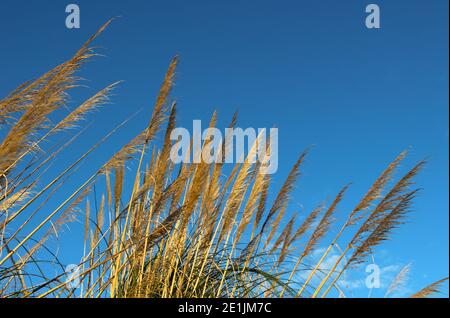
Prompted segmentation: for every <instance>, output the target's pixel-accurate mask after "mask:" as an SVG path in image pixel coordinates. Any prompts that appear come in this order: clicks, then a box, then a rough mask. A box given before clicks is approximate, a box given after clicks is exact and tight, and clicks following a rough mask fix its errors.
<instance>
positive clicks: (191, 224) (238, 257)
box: [0, 21, 445, 297]
mask: <svg viewBox="0 0 450 318" xmlns="http://www.w3.org/2000/svg"><path fill="white" fill-rule="evenodd" d="M109 23H110V21H109V22H107V23H106V24H105V25H103V26H102V27H101V28H100V30H99V31H98V32H97V33H95V34H94V35H93V36H92V37H91V38H90V39H89V40H88V41H87V42H86V43H85V44H84V45H83V46H82V48H81V49H80V50H79V51H78V52H77V53H76V54H75V55H74V57H73V58H71V59H70V60H68V61H67V62H65V63H63V64H61V65H59V66H57V67H55V68H54V69H52V70H51V71H49V72H48V73H46V74H44V75H43V76H42V77H40V78H38V79H37V80H35V81H32V82H27V83H25V84H23V85H21V86H19V87H18V88H17V89H16V90H14V91H13V92H12V93H11V94H10V95H9V96H7V97H6V98H4V99H3V100H1V101H0V129H3V130H4V129H6V131H7V133H6V135H5V137H4V138H3V140H2V141H1V143H0V226H1V228H0V230H1V241H0V249H1V254H0V295H1V296H2V297H74V296H77V297H325V296H328V295H329V292H330V291H331V290H333V289H336V290H337V291H338V292H339V294H342V292H343V291H342V290H341V289H340V288H339V284H338V282H339V279H340V277H341V276H342V274H343V273H344V272H345V271H347V270H349V269H350V268H352V267H353V266H355V265H357V264H360V263H363V262H365V261H366V259H367V256H369V255H370V254H371V253H372V251H373V249H374V248H375V247H376V246H377V245H379V244H380V243H382V242H383V241H384V240H386V239H388V238H389V235H390V234H391V232H392V230H393V229H394V228H395V227H397V226H398V225H400V224H401V223H402V222H403V219H404V217H405V215H406V214H407V212H408V211H409V210H410V207H411V203H412V200H413V199H414V197H415V196H416V194H417V189H414V188H412V186H413V179H414V177H415V176H416V174H417V173H418V172H419V171H420V169H421V168H422V166H423V165H424V164H425V163H424V162H423V161H421V162H419V163H418V164H417V165H415V166H414V167H413V168H412V169H411V170H409V171H408V172H407V173H406V174H405V175H404V176H403V177H402V178H400V179H399V180H398V181H397V182H396V183H394V185H393V186H392V187H390V188H389V187H388V186H389V184H390V181H391V180H392V178H393V174H394V171H395V170H397V168H398V166H399V164H400V163H401V162H402V160H403V159H404V158H405V156H406V153H401V154H400V155H399V156H398V157H397V158H396V159H395V160H394V161H393V162H392V163H391V164H390V165H388V167H387V168H386V170H385V171H383V172H382V174H381V175H380V177H379V178H378V179H376V180H375V182H374V184H373V185H372V186H371V187H370V189H369V190H368V192H367V193H366V195H365V196H364V197H363V198H362V199H361V200H360V202H358V203H356V206H355V208H354V209H353V210H352V211H350V212H349V214H348V217H347V219H346V221H345V222H344V223H343V224H342V225H340V230H339V232H338V234H337V235H336V236H335V237H334V238H332V239H331V240H330V241H329V242H327V241H326V239H327V237H328V236H327V234H329V233H330V229H331V228H333V227H336V226H339V225H338V224H337V221H336V218H335V214H336V212H337V209H338V207H339V204H340V203H341V201H342V200H343V199H344V198H345V193H346V192H347V191H350V189H349V186H344V187H343V188H342V190H341V191H340V192H339V193H337V194H336V197H335V198H334V200H333V201H332V202H331V204H330V206H329V207H326V206H324V205H321V206H319V207H318V208H316V209H314V210H313V211H311V212H310V213H309V214H308V215H305V216H304V218H303V219H304V221H303V222H301V223H299V221H298V219H297V214H294V216H292V213H287V212H286V211H287V210H288V209H289V206H288V201H289V196H290V194H291V192H292V190H293V188H294V185H295V183H296V181H297V179H298V177H299V175H300V170H301V168H302V165H303V162H304V159H305V157H306V156H307V154H308V152H307V151H305V152H303V153H302V154H301V155H300V157H299V159H298V160H297V161H296V162H295V164H294V166H293V168H292V170H291V171H290V173H289V174H288V175H287V176H286V179H285V182H284V183H283V185H282V186H281V188H280V190H279V192H278V194H277V195H275V199H274V201H273V202H272V203H271V202H269V191H270V190H269V188H270V181H271V179H270V176H269V175H265V174H262V173H260V170H261V169H262V167H261V166H260V165H259V164H254V163H252V162H251V161H250V160H248V158H247V160H245V161H244V162H243V163H241V164H235V165H234V166H232V169H231V171H230V172H229V173H228V172H227V173H225V167H224V165H223V164H221V163H211V164H209V163H205V162H202V163H198V164H188V163H183V164H181V165H179V166H175V165H174V164H172V162H171V161H170V160H169V156H170V149H171V146H172V144H171V140H170V132H171V131H172V129H173V128H174V127H175V125H176V112H177V106H176V104H175V103H174V102H170V100H169V99H170V97H169V96H170V91H171V89H172V86H173V82H174V75H175V70H176V66H177V63H178V58H176V57H175V58H174V59H173V60H172V61H171V63H170V65H169V68H168V71H167V73H166V75H165V77H164V80H163V82H162V85H161V88H160V92H159V95H158V96H157V98H156V101H155V104H154V106H153V111H152V114H151V116H150V119H149V123H148V125H147V126H146V127H144V128H143V130H142V132H141V133H139V134H138V135H137V136H135V137H134V138H133V139H132V140H131V141H130V142H129V143H127V144H126V145H124V146H123V147H122V148H121V149H120V150H119V151H118V152H116V153H115V154H114V155H113V156H112V157H111V158H110V159H109V160H108V161H107V162H105V163H104V164H103V165H102V166H100V167H99V168H98V169H97V171H96V172H95V173H93V174H92V175H91V176H90V177H88V178H87V179H86V180H84V181H82V182H81V184H80V185H79V187H78V188H77V189H75V190H73V191H71V192H64V193H63V198H64V199H63V200H62V202H59V203H58V204H57V206H56V208H51V209H50V210H48V207H47V203H48V202H49V200H52V199H53V198H55V193H58V192H60V188H61V187H62V186H63V185H64V184H65V182H66V181H67V180H68V179H69V178H70V177H71V176H72V174H73V173H75V171H76V170H77V169H78V168H79V166H80V163H81V162H83V161H84V160H85V159H86V158H87V157H88V156H89V155H90V154H91V153H92V152H93V151H94V150H96V148H97V147H98V146H99V145H100V144H101V143H103V142H104V141H105V140H106V139H107V138H109V137H110V136H111V135H113V133H115V132H116V131H117V129H118V128H120V127H121V126H123V125H125V124H126V122H127V120H126V121H125V122H123V123H121V124H120V125H118V126H117V127H116V128H114V129H113V130H112V131H111V132H110V133H109V134H107V135H106V136H105V137H103V138H102V139H101V140H100V141H98V142H97V143H95V144H94V145H93V146H92V147H91V148H89V149H88V150H86V152H85V153H84V154H83V155H81V156H80V157H78V158H75V159H74V160H73V162H72V163H70V164H68V165H67V167H66V168H65V169H64V170H63V171H61V172H58V173H57V174H56V177H54V178H52V179H51V180H50V181H48V182H44V180H45V178H43V176H44V175H45V173H46V172H47V170H48V169H50V168H51V165H50V163H51V160H52V159H54V158H55V157H56V156H58V154H59V153H60V151H61V150H62V149H64V148H66V147H69V146H70V144H71V143H72V142H73V140H74V139H76V138H77V137H78V135H75V136H74V137H72V138H70V139H69V140H68V141H66V142H65V143H63V144H62V145H60V147H59V148H58V149H56V150H55V151H52V152H44V153H42V152H39V149H40V146H41V145H43V144H45V143H46V142H47V140H48V139H49V137H51V136H53V135H54V134H56V133H58V132H60V131H65V130H67V129H69V128H73V127H74V126H77V125H78V124H79V123H80V122H81V121H82V119H83V118H84V117H85V116H86V114H87V113H88V112H90V111H92V110H93V109H95V108H97V107H99V106H100V105H101V104H104V103H105V102H107V101H108V98H109V95H110V93H111V91H112V90H113V89H114V87H115V86H116V85H117V84H118V83H114V84H111V85H109V86H107V87H106V88H105V89H103V90H101V91H99V92H98V93H96V94H94V96H92V97H90V98H89V99H87V100H86V101H85V102H84V103H82V104H81V105H80V106H79V107H77V108H75V109H74V110H73V111H72V112H70V114H69V115H67V116H66V117H65V118H64V119H62V120H61V121H59V122H58V123H56V124H54V123H52V122H51V121H50V119H49V116H50V115H51V114H52V113H53V112H55V111H57V110H58V109H60V108H62V107H63V106H65V105H66V102H67V96H68V91H69V90H70V89H71V88H73V87H75V86H76V85H77V82H78V78H77V77H76V76H75V74H76V71H77V70H78V69H79V68H80V66H81V65H82V64H84V62H85V61H86V60H87V59H88V58H90V57H91V56H93V55H94V54H95V53H94V52H93V51H92V49H91V48H90V44H91V42H92V41H93V40H94V39H95V38H96V37H97V36H98V35H99V34H100V33H101V32H102V31H103V30H104V28H105V27H106V26H107V25H108V24H109ZM216 120H217V118H216V115H215V114H214V115H213V116H212V118H211V122H210V126H211V127H214V126H215V125H216ZM235 124H236V117H233V119H232V121H231V123H230V125H229V126H230V127H233V126H234V125H235ZM159 133H162V134H163V139H162V143H161V145H160V146H161V147H158V146H157V145H156V143H155V137H156V136H157V135H158V134H159ZM208 142H209V141H206V142H205V143H204V144H203V147H205V146H206V145H207V144H208ZM152 143H154V145H153V147H152ZM268 147H270V145H268ZM223 149H224V150H225V149H226V147H223ZM224 150H223V151H224ZM222 155H225V154H224V153H223V154H222ZM248 156H249V157H250V156H251V154H248ZM131 160H136V161H137V167H135V169H134V172H133V175H132V180H131V183H130V182H125V180H126V178H127V176H128V174H129V171H127V175H126V173H125V171H126V167H127V165H128V164H129V162H130V161H131ZM128 184H131V185H132V186H131V188H126V185H128ZM93 189H94V190H95V191H93ZM59 197H61V195H60V196H59ZM92 200H96V201H97V200H98V201H99V202H100V205H99V207H97V205H95V213H94V210H93V209H92V207H91V204H90V202H92ZM41 212H42V213H41ZM80 216H81V217H82V218H84V237H83V238H81V237H80V240H83V242H84V255H83V258H82V261H81V262H80V268H79V271H78V273H77V274H76V277H74V278H75V279H79V281H80V285H79V286H78V288H73V287H74V286H73V285H72V284H71V282H70V281H67V279H66V275H65V270H64V266H63V264H62V263H61V262H60V261H59V259H58V257H57V255H56V254H55V253H54V252H53V251H52V250H51V249H50V248H49V247H48V243H49V242H50V240H51V238H52V237H54V236H57V235H58V233H59V231H60V229H61V228H62V226H64V225H66V224H68V223H70V222H72V221H74V220H76V219H80ZM287 216H290V218H288V219H286V217H287ZM344 233H346V234H349V233H353V235H350V237H351V239H350V240H347V241H346V240H345V239H343V237H342V235H343V234H344ZM338 242H339V244H341V243H342V242H343V245H342V244H341V245H342V246H345V248H344V249H343V250H342V251H341V252H340V255H339V258H338V259H337V260H336V261H335V262H334V263H333V264H332V265H331V267H330V268H323V264H324V262H325V260H326V259H327V257H328V256H329V254H330V252H331V251H332V249H333V248H334V247H335V246H336V245H337V243H338ZM319 244H322V245H323V244H324V245H325V246H326V248H325V250H324V252H323V254H322V255H321V257H320V258H319V259H318V261H317V262H316V263H315V264H310V263H308V262H307V261H306V260H307V259H308V256H309V255H311V254H312V253H313V252H314V251H317V248H318V246H319ZM42 255H44V259H42ZM47 263H51V264H53V265H52V269H54V267H55V266H56V267H59V274H56V275H55V274H54V270H52V271H49V270H48V265H46V264H47ZM305 270H309V275H308V277H307V278H306V279H302V278H300V277H302V276H300V275H298V273H299V272H301V271H305ZM403 276H404V275H403ZM401 280H402V278H401V277H400V278H399V279H398V281H401ZM444 280H445V279H444ZM444 280H441V281H438V282H436V283H433V284H432V285H430V286H429V287H426V288H425V289H423V290H422V291H419V292H418V293H416V294H414V295H413V297H426V296H429V295H431V294H433V293H435V292H437V291H438V287H439V285H440V284H441V283H443V281H444ZM398 284H399V283H398V282H397V283H395V284H394V286H393V287H392V288H391V290H390V291H389V292H388V293H390V292H392V291H393V290H395V288H397V287H396V286H398Z"/></svg>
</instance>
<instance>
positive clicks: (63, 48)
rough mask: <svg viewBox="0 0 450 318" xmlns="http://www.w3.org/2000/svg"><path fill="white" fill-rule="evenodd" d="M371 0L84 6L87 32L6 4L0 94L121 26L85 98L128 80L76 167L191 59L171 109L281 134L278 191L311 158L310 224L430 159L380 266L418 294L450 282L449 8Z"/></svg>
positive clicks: (303, 193) (304, 198)
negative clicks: (399, 162)
mask: <svg viewBox="0 0 450 318" xmlns="http://www.w3.org/2000/svg"><path fill="white" fill-rule="evenodd" d="M371 2H373V3H376V4H378V5H379V6H380V8H381V29H379V30H373V29H372V30H369V29H366V28H365V25H364V19H365V16H366V13H365V6H366V5H367V4H369V3H371ZM371 2H370V1H331V0H330V1H316V0H314V1H313V0H310V1H298V0H295V1H294V0H292V1H274V0H272V1H266V0H258V1H182V0H173V1H164V2H163V1H143V0H142V1H138V0H133V1H86V0H77V1H73V3H76V4H78V5H79V6H80V8H81V28H80V29H79V30H69V29H66V28H65V24H64V21H65V17H66V13H65V12H64V11H65V6H66V5H67V4H69V3H71V2H69V1H51V0H46V1H31V0H30V1H12V0H3V1H2V3H1V5H0V8H1V9H0V33H1V41H0V43H1V50H0V74H1V76H0V96H5V95H6V94H7V93H8V92H9V91H11V90H12V89H13V88H14V87H16V86H17V85H18V84H20V83H22V82H23V81H25V80H27V79H31V78H34V77H36V76H38V75H40V74H42V73H43V72H45V71H46V70H48V69H49V68H50V67H52V66H55V65H56V64H57V63H60V62H62V61H63V60H64V59H66V58H69V57H70V56H71V54H73V52H75V50H76V49H77V48H78V47H79V46H80V45H81V43H82V42H83V41H84V40H86V39H87V38H88V36H89V35H91V34H92V33H93V32H94V31H95V30H96V29H97V28H98V27H99V26H100V25H101V24H102V23H103V22H105V21H106V20H107V19H109V18H111V17H114V16H121V18H120V19H118V20H116V21H114V22H113V24H112V25H111V26H110V27H109V28H108V29H107V31H106V32H105V33H104V34H102V36H101V37H100V38H99V39H98V40H97V41H96V42H95V45H97V46H98V47H99V49H98V52H99V53H102V54H104V55H105V57H101V58H95V59H94V61H93V62H91V63H89V64H88V65H87V66H86V67H84V68H83V71H82V73H81V75H82V76H83V77H84V78H85V79H87V81H86V82H85V84H86V85H87V88H83V89H77V90H75V91H74V95H73V101H74V103H76V102H79V101H81V100H82V98H83V97H87V96H88V95H89V94H92V93H93V92H95V90H98V89H100V88H103V87H104V86H106V85H107V84H110V83H112V82H114V81H117V80H125V82H124V83H123V84H122V85H121V86H120V88H118V89H117V91H116V96H114V98H113V102H114V104H113V105H110V106H108V109H104V110H103V111H102V112H101V113H97V114H95V115H94V116H92V119H95V120H96V124H95V125H94V126H93V127H91V129H90V130H89V131H88V132H86V135H87V136H88V137H86V139H84V140H85V144H83V142H80V143H78V144H77V147H79V148H76V147H75V148H72V150H71V151H72V153H70V152H69V155H72V156H74V155H76V154H79V152H80V151H81V150H80V149H82V148H81V147H82V146H85V145H87V144H88V142H90V141H92V140H94V139H97V138H98V137H99V136H101V135H102V134H104V133H105V132H106V131H107V130H108V129H110V128H111V127H113V126H114V125H115V124H117V123H118V122H119V121H121V120H122V119H124V118H125V117H126V116H127V115H129V114H131V113H133V112H134V111H136V110H137V109H139V108H140V107H142V106H150V105H151V104H152V102H153V100H154V98H155V96H156V93H157V90H158V87H159V83H160V81H161V79H162V76H163V74H164V71H165V69H166V67H167V65H168V63H169V61H170V58H171V57H172V56H173V55H175V54H179V55H180V58H181V63H180V66H179V68H178V72H177V85H176V88H175V90H174V92H173V96H174V98H176V100H177V101H178V106H179V117H178V124H179V125H180V126H187V127H190V125H192V120H193V119H202V120H205V121H207V120H208V119H209V117H210V116H211V114H212V112H213V110H218V113H219V119H220V124H221V125H222V126H224V125H226V124H227V123H228V121H229V120H230V118H231V115H232V113H233V112H234V111H235V110H239V112H240V117H239V126H240V127H272V126H276V127H278V128H279V138H280V142H279V147H280V149H279V153H280V160H279V165H280V169H279V172H278V173H277V174H276V175H275V177H274V178H275V182H274V184H275V187H279V186H280V184H281V182H282V181H283V178H284V177H285V176H286V174H287V172H288V170H289V169H290V167H291V165H292V164H293V163H294V161H295V159H296V157H297V155H298V154H299V152H300V151H302V150H303V149H305V148H306V147H308V146H311V145H314V147H313V150H312V153H311V155H310V156H309V158H308V160H307V162H306V165H305V166H304V168H303V176H302V178H301V180H300V181H299V182H298V186H297V188H296V190H295V192H294V195H293V205H292V209H293V210H299V211H300V212H306V211H309V210H310V209H311V208H313V207H314V206H315V205H317V204H318V203H320V202H321V201H322V200H324V199H326V198H331V197H332V196H333V195H335V194H336V192H337V191H338V190H339V188H340V187H341V186H343V185H344V184H346V183H347V182H352V183H353V184H352V188H351V191H350V192H349V194H348V196H347V197H346V199H345V202H344V204H343V207H342V208H341V209H340V214H338V217H340V218H341V219H340V220H342V219H343V218H344V215H345V212H346V211H348V209H349V208H351V207H352V206H353V205H354V204H356V203H357V199H358V198H359V197H360V196H361V195H362V194H363V193H364V192H365V191H366V190H367V188H368V187H369V186H370V185H371V183H372V182H373V181H374V179H375V178H376V176H377V175H378V174H379V173H380V172H381V171H382V170H383V168H384V167H385V166H386V165H387V164H388V163H389V162H390V161H391V160H392V159H393V158H394V157H395V156H396V155H397V154H398V153H399V152H401V151H402V150H405V149H409V150H410V156H409V157H408V159H407V160H406V162H405V164H404V166H403V170H402V172H404V171H406V169H407V168H408V167H411V166H412V165H413V164H414V163H415V162H416V161H417V160H420V159H422V158H424V157H427V158H429V164H428V165H427V167H426V169H425V170H424V171H423V172H422V173H421V175H420V176H419V177H418V178H417V183H418V185H419V186H420V187H421V188H423V191H422V193H421V195H420V196H419V197H418V198H417V200H416V204H415V205H414V210H413V212H412V213H411V215H410V217H409V219H408V223H407V224H406V225H405V226H403V227H401V228H400V229H398V230H397V231H396V232H395V235H393V237H392V240H391V241H390V242H388V243H387V244H384V245H383V246H382V247H381V248H380V249H378V250H377V251H378V253H377V254H375V258H376V261H377V262H379V263H381V265H382V266H384V267H388V266H397V268H398V267H399V266H402V265H405V264H407V263H409V262H412V272H411V279H410V283H409V284H408V288H411V289H412V290H414V289H418V288H420V287H422V286H424V285H426V284H428V283H431V282H433V281H435V280H437V279H440V278H442V277H445V276H448V266H449V253H448V251H449V232H448V230H449V223H448V221H449V220H448V215H449V195H448V191H449V179H448V163H449V148H448V138H449V125H448V124H449V123H448V1H447V0H442V1H438V0H432V1H425V0H421V1H418V0H414V1H412V0H408V1H371ZM146 122H147V116H140V117H138V118H136V119H134V120H133V123H132V124H131V125H130V126H129V127H128V128H127V129H126V130H124V131H121V133H120V134H119V135H117V136H116V137H115V139H114V142H113V143H111V145H110V146H106V147H105V148H102V151H101V153H100V154H97V155H96V156H95V157H94V158H91V160H90V161H89V163H90V164H92V166H93V167H95V165H97V166H98V165H99V164H100V163H102V162H103V161H104V160H106V158H108V157H109V155H110V154H111V153H112V151H114V150H115V149H117V147H119V146H120V145H121V144H123V143H125V142H126V141H127V140H128V139H129V138H130V137H131V136H133V134H135V133H136V132H137V131H139V129H140V128H142V127H144V125H145V124H146ZM62 166H63V165H62V163H61V167H62ZM83 168H89V164H87V165H86V166H85V167H83ZM82 170H83V169H82ZM88 173H89V172H87V173H86V176H87V174H88ZM82 176H84V172H83V173H80V177H82ZM75 232H76V231H75V230H74V231H73V232H67V233H66V238H65V239H63V241H62V242H63V243H64V244H68V245H66V246H72V247H77V248H78V247H79V244H78V243H76V242H72V243H71V241H70V236H71V235H74V233H75ZM67 236H68V237H69V239H67ZM70 244H72V245H70ZM71 250H74V248H72V249H69V251H68V249H64V248H62V249H61V254H62V255H63V256H64V257H65V259H66V260H67V263H72V262H77V261H78V260H77V257H79V254H76V253H74V252H70V251H71ZM377 258H378V259H377ZM393 272H394V274H395V270H393ZM365 293H366V292H365V291H362V292H361V294H358V295H362V296H364V295H365Z"/></svg>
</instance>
